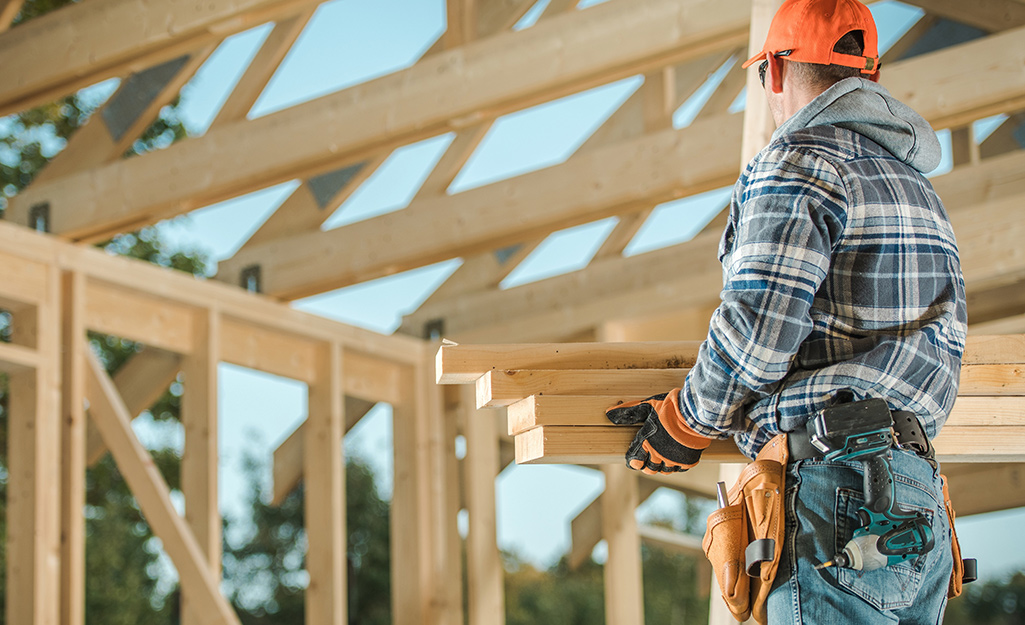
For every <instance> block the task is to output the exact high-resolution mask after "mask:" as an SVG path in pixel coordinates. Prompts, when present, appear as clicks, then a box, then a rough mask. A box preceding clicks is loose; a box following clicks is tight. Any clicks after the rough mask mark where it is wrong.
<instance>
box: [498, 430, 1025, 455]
mask: <svg viewBox="0 0 1025 625" xmlns="http://www.w3.org/2000/svg"><path fill="white" fill-rule="evenodd" d="M637 429H638V428H637V427H636V426H620V427H617V426H608V427H589V428H587V430H586V431H582V430H581V429H580V428H576V427H573V426H543V427H538V428H534V429H533V430H530V431H528V432H526V433H524V434H521V435H519V436H517V437H516V441H515V442H516V462H517V464H540V463H544V464H551V463H556V464H621V463H622V462H623V455H624V454H625V453H626V449H627V447H629V445H630V443H631V442H632V441H633V438H634V436H635V435H636V433H637ZM934 444H935V447H936V457H937V459H938V460H940V461H941V462H1025V452H1023V451H1022V450H1023V449H1025V426H956V425H953V424H951V425H947V426H945V427H944V428H943V430H941V431H940V435H939V436H938V437H937V438H936V440H935V441H934ZM701 459H702V461H703V462H745V461H746V460H745V458H744V456H743V455H742V454H741V453H740V452H739V451H738V450H737V448H736V446H734V445H733V443H732V441H714V442H713V443H712V445H711V446H710V447H709V448H708V449H707V450H705V452H704V453H703V454H702V455H701Z"/></svg>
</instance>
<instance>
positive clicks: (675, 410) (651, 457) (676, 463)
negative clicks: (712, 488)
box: [605, 388, 712, 474]
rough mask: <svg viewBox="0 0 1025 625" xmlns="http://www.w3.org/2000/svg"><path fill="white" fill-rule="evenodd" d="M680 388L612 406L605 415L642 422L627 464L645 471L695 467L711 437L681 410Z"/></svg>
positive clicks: (622, 421) (626, 421) (613, 419)
mask: <svg viewBox="0 0 1025 625" xmlns="http://www.w3.org/2000/svg"><path fill="white" fill-rule="evenodd" d="M679 401H680V389H678V388H674V389H673V390H671V391H669V392H668V393H662V394H661V395H654V396H652V397H649V398H647V399H644V400H641V401H632V402H629V403H626V404H620V405H618V406H613V407H611V408H609V409H608V410H606V411H605V416H606V417H608V419H609V421H611V422H613V423H615V424H616V425H637V424H640V425H641V430H640V431H639V432H637V436H636V437H635V438H634V441H633V443H631V444H630V449H628V450H627V452H626V466H628V467H630V468H631V469H635V470H638V471H643V472H644V473H648V474H654V473H677V472H679V471H686V470H687V469H689V468H691V467H693V466H694V465H696V464H697V463H698V460H700V459H701V451H702V450H703V449H705V448H706V447H708V445H709V443H711V442H712V439H710V438H708V437H706V436H702V435H700V434H698V433H697V432H695V431H694V430H692V429H691V428H690V426H688V425H687V423H686V422H684V420H683V415H682V414H681V412H680V404H679Z"/></svg>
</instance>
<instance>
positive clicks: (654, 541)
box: [637, 525, 705, 560]
mask: <svg viewBox="0 0 1025 625" xmlns="http://www.w3.org/2000/svg"><path fill="white" fill-rule="evenodd" d="M637 532H638V534H640V536H641V540H642V541H644V542H645V543H648V544H651V545H655V546H657V547H658V548H660V549H664V550H665V551H668V552H671V553H681V554H683V555H687V556H691V557H695V558H700V559H702V560H703V559H704V558H705V551H704V550H703V549H702V548H701V538H699V537H697V536H694V535H691V534H684V533H682V532H675V531H673V530H671V529H668V528H665V527H658V526H656V525H641V526H640V527H638V528H637Z"/></svg>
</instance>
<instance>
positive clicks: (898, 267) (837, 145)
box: [607, 0, 967, 624]
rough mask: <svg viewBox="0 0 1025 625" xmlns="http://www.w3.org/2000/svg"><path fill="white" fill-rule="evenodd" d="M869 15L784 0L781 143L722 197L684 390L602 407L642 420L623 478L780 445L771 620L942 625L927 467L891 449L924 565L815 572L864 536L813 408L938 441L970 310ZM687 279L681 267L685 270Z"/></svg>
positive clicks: (767, 65)
mask: <svg viewBox="0 0 1025 625" xmlns="http://www.w3.org/2000/svg"><path fill="white" fill-rule="evenodd" d="M877 45H878V44H877V34H876V26H875V22H874V21H873V18H872V15H871V13H870V12H869V11H868V9H867V8H866V7H865V6H864V5H862V4H861V3H860V2H858V1H857V0H787V1H786V2H784V3H783V5H782V7H781V8H780V9H779V11H778V12H777V13H776V15H775V17H774V18H773V21H772V24H771V26H770V29H769V33H768V37H767V38H766V41H765V46H764V47H763V48H762V50H761V51H760V52H758V54H756V55H755V56H753V57H752V58H751V59H750V60H748V61H747V62H746V63H745V64H744V67H748V66H750V65H753V64H755V63H758V64H759V65H758V72H759V76H760V77H761V78H762V82H763V89H764V93H765V97H766V98H767V100H768V104H769V108H770V110H771V112H772V116H773V119H774V120H775V122H776V126H777V129H776V131H775V132H774V133H773V135H772V139H771V141H770V143H769V145H768V146H766V147H765V148H764V149H763V150H762V151H761V152H759V153H758V155H757V156H755V157H754V159H753V160H752V161H751V162H750V163H749V164H748V165H747V167H746V168H745V169H744V171H743V173H742V174H741V176H740V178H739V179H738V180H737V183H736V185H735V187H734V191H733V196H732V200H731V204H730V215H729V221H728V224H727V226H726V230H725V232H724V234H723V237H722V241H721V243H720V247H719V257H720V260H721V262H722V267H723V276H724V286H723V290H722V302H721V304H720V306H719V307H718V309H717V310H716V311H715V313H714V314H713V316H712V319H711V323H710V327H709V332H708V338H707V339H706V340H705V341H704V343H703V344H702V346H701V349H700V351H699V353H698V356H697V361H696V364H695V365H694V367H693V368H692V369H691V371H690V373H689V375H688V376H687V378H686V381H685V383H684V385H683V388H681V389H674V390H672V391H670V392H668V393H666V394H663V395H659V396H656V397H652V398H649V399H647V400H645V401H643V402H632V403H630V404H625V405H623V406H621V407H618V408H615V409H612V410H610V411H608V413H607V414H608V417H609V419H610V420H612V421H613V422H614V423H617V424H626V423H634V424H643V427H642V428H641V429H640V432H639V433H638V435H637V438H636V439H635V440H634V442H633V444H632V445H631V447H630V449H629V452H628V453H627V464H628V465H629V466H630V467H632V468H634V469H638V470H641V471H644V472H648V473H653V472H668V473H671V472H676V471H684V470H686V469H688V468H690V467H692V466H694V464H695V463H697V462H698V460H699V458H700V457H701V451H702V450H703V449H704V448H706V447H707V446H708V444H709V442H710V440H711V439H716V438H726V437H729V436H732V437H733V438H734V439H735V440H736V443H737V446H738V447H739V448H740V450H741V451H742V452H744V453H745V454H746V455H748V456H749V457H752V458H753V457H754V456H755V454H756V453H757V452H758V451H759V449H760V448H761V447H762V446H763V445H765V443H766V442H767V441H769V440H770V439H771V438H772V437H773V436H775V435H776V434H779V433H780V432H787V433H789V438H790V440H791V461H790V463H789V465H788V467H787V474H786V492H785V498H784V501H785V517H786V526H785V538H784V544H783V550H782V555H781V556H780V558H781V559H780V564H779V570H778V574H777V576H776V578H775V581H774V583H773V585H772V590H771V592H770V594H769V596H768V605H767V610H768V612H767V613H768V617H769V622H770V623H773V624H775V623H813V624H821V623H857V622H861V623H878V622H884V621H885V622H901V623H904V622H907V623H912V622H913V623H938V622H940V620H941V618H942V614H943V610H944V608H945V606H946V597H947V594H946V589H947V584H948V581H949V579H950V576H951V568H952V557H951V551H950V536H949V534H950V526H949V523H948V521H947V518H946V514H945V513H944V505H943V502H944V500H943V496H942V494H941V484H940V480H939V473H938V469H937V468H936V466H935V462H932V461H930V460H927V459H926V458H923V457H921V456H920V455H919V454H917V453H915V452H913V451H908V450H905V449H893V450H892V451H891V452H890V455H891V457H892V468H893V472H894V474H895V476H896V478H895V479H896V482H897V485H896V489H897V490H896V498H897V500H898V501H899V503H900V504H901V505H902V506H904V507H905V508H909V509H915V510H920V511H922V512H924V513H925V515H926V516H927V517H928V518H929V519H930V520H931V522H932V528H933V531H934V533H935V540H936V543H935V546H934V548H933V549H931V550H930V551H929V552H928V553H927V554H926V555H924V556H920V557H916V558H911V559H909V560H908V561H907V562H904V563H901V564H898V565H890V566H885V567H884V568H880V569H877V570H874V571H852V570H849V569H844V568H837V567H831V568H827V569H823V570H816V569H815V566H816V565H819V564H821V563H823V562H825V561H826V560H828V559H829V558H831V557H832V556H833V555H834V554H835V553H837V551H838V550H839V549H840V548H841V547H843V545H844V544H845V542H846V541H847V540H849V539H850V538H851V533H852V532H853V531H854V530H855V529H857V528H858V527H859V524H860V522H859V520H858V516H857V514H856V512H857V509H858V507H859V506H860V505H861V503H860V502H861V497H862V474H861V467H860V465H858V464H856V463H851V462H829V461H825V460H822V459H821V452H819V456H818V457H817V456H816V451H815V449H814V448H813V447H811V446H810V445H808V444H807V442H808V441H807V430H806V424H807V423H808V420H809V418H811V417H812V416H814V415H816V414H817V413H819V412H821V411H822V410H823V409H825V408H828V407H831V406H835V405H837V404H841V403H845V402H854V401H858V400H864V399H868V398H881V399H883V400H885V401H886V402H887V404H888V406H889V408H890V409H891V410H893V411H909V412H910V413H913V415H914V416H916V417H917V419H918V420H919V421H920V425H921V426H922V427H923V428H924V432H925V434H927V436H928V437H929V438H930V439H931V438H933V437H935V436H936V434H937V432H939V430H940V428H941V426H942V425H943V423H944V421H945V420H946V418H947V416H948V414H949V413H950V410H951V407H952V405H953V403H954V399H955V397H956V395H957V386H958V378H959V374H960V367H961V357H962V352H963V349H964V341H965V333H966V324H967V314H966V307H965V293H964V281H963V278H962V275H961V267H960V262H959V259H958V251H957V246H956V242H955V240H954V233H953V231H952V229H951V226H950V222H949V220H948V217H947V214H946V211H945V209H944V207H943V205H942V203H941V202H940V199H939V198H938V197H937V195H936V193H935V192H934V190H933V187H932V185H931V184H930V183H929V181H928V180H927V179H926V178H925V177H924V174H925V173H927V172H929V171H931V170H933V169H934V168H935V167H936V166H937V165H938V164H939V162H940V145H939V142H938V140H937V138H936V134H935V132H934V131H933V129H932V128H931V127H930V126H929V124H928V122H926V121H925V120H924V119H923V118H922V117H921V116H919V115H918V114H917V113H915V112H914V111H913V110H911V109H910V108H909V107H908V106H906V105H904V104H902V103H901V102H899V101H897V100H896V99H894V98H893V96H891V95H890V93H889V92H888V91H887V90H886V89H884V88H883V87H881V86H880V85H879V84H877V82H876V81H877V80H878V77H879V54H878V49H877ZM681 270H685V268H681Z"/></svg>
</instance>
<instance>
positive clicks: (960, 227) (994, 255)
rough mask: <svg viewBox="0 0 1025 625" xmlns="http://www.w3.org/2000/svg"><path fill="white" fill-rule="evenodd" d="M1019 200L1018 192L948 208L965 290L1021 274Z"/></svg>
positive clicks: (1024, 263) (1023, 226) (1024, 228)
mask: <svg viewBox="0 0 1025 625" xmlns="http://www.w3.org/2000/svg"><path fill="white" fill-rule="evenodd" d="M1021 201H1022V196H1017V197H1011V198H1007V199H1001V200H997V201H995V202H990V203H987V204H982V205H980V206H978V207H975V208H972V209H971V210H961V211H951V213H950V218H951V223H952V224H953V226H954V231H955V232H956V233H957V241H958V248H959V250H960V256H961V269H962V271H963V273H964V279H965V287H966V288H967V290H968V292H969V293H972V292H974V291H985V290H988V289H991V288H994V287H998V286H1000V285H1001V284H1007V283H1013V282H1016V281H1018V280H1021V279H1022V278H1025V253H1023V251H1022V249H1021V245H1020V242H1021V237H1022V235H1023V233H1025V219H1022V216H1021V212H1020V210H1018V207H1020V206H1021ZM980 219H981V220H983V222H982V223H979V220H980Z"/></svg>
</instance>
